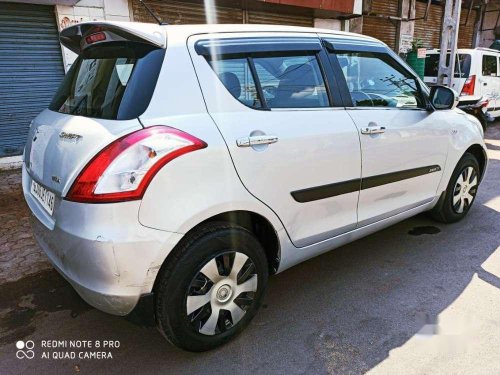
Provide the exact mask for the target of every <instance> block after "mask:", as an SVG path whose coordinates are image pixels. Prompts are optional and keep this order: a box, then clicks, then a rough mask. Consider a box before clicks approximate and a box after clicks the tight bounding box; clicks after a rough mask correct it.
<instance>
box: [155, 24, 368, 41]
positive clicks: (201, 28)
mask: <svg viewBox="0 0 500 375" xmlns="http://www.w3.org/2000/svg"><path fill="white" fill-rule="evenodd" d="M162 27H165V28H166V29H167V32H168V31H176V32H183V33H186V34H191V35H195V34H205V33H226V32H230V33H237V32H296V33H320V34H333V35H337V36H340V37H341V36H346V37H356V38H359V39H364V40H372V41H375V40H377V39H375V38H372V37H370V36H367V35H361V34H356V33H350V32H345V31H336V30H330V29H320V28H315V27H302V26H286V25H266V24H258V25H257V24H198V25H164V26H162Z"/></svg>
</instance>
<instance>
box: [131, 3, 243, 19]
mask: <svg viewBox="0 0 500 375" xmlns="http://www.w3.org/2000/svg"><path fill="white" fill-rule="evenodd" d="M146 3H147V4H148V6H149V7H150V8H151V9H152V10H153V11H154V12H156V13H157V14H158V15H159V16H160V17H161V19H162V20H163V21H164V22H167V23H169V24H171V25H185V24H201V23H207V20H206V18H205V7H204V5H203V3H187V2H183V1H162V0H149V1H147V2H146ZM215 9H216V17H217V23H243V10H241V8H240V9H238V8H228V7H220V6H217V7H215ZM132 10H133V13H134V21H137V22H156V21H155V20H154V19H153V17H151V15H150V14H149V13H148V12H147V11H146V9H145V8H144V6H142V5H141V4H140V3H139V2H138V1H133V2H132Z"/></svg>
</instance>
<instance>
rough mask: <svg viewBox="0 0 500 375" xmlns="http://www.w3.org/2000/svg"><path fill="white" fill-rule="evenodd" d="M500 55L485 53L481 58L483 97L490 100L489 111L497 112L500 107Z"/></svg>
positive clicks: (479, 81)
mask: <svg viewBox="0 0 500 375" xmlns="http://www.w3.org/2000/svg"><path fill="white" fill-rule="evenodd" d="M498 68H499V67H498V55H497V54H496V53H494V52H484V53H482V57H481V75H480V76H479V79H478V84H479V90H480V92H481V95H482V96H484V97H485V98H488V99H489V103H488V110H490V111H496V110H497V107H499V106H500V100H499V99H500V98H499V97H500V77H499V76H498Z"/></svg>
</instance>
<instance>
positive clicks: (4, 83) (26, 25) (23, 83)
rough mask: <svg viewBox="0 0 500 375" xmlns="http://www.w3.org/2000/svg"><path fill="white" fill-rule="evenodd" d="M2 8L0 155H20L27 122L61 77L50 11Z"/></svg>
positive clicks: (28, 7)
mask: <svg viewBox="0 0 500 375" xmlns="http://www.w3.org/2000/svg"><path fill="white" fill-rule="evenodd" d="M1 4H2V5H1V6H0V157H1V156H13V155H20V154H21V153H22V151H23V148H24V143H25V141H26V137H27V134H28V128H29V124H30V122H31V120H32V119H33V118H34V117H35V116H36V115H37V114H38V113H39V112H40V111H42V110H43V109H44V108H47V106H48V104H49V102H50V100H51V98H52V96H53V94H54V92H55V90H56V89H57V87H58V86H59V83H60V82H61V80H62V78H63V77H64V67H63V61H62V54H61V47H60V44H59V39H58V33H57V25H56V18H55V14H54V7H53V6H42V5H31V4H12V3H1Z"/></svg>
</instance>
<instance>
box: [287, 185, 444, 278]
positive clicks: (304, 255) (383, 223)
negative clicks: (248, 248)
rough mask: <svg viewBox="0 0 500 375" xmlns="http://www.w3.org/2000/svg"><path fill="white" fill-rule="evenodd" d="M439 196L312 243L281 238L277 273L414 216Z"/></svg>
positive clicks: (430, 207)
mask: <svg viewBox="0 0 500 375" xmlns="http://www.w3.org/2000/svg"><path fill="white" fill-rule="evenodd" d="M439 197H440V196H439V195H438V196H436V197H434V199H432V200H431V201H430V202H426V203H424V204H421V205H419V206H417V207H413V208H410V209H408V210H406V211H403V212H400V213H398V214H395V215H393V216H390V217H387V218H384V219H382V220H380V221H377V222H375V223H371V224H367V225H365V226H362V227H359V228H357V229H354V230H352V231H349V232H347V233H344V234H341V235H339V236H336V237H333V238H330V239H327V240H324V241H321V242H319V243H316V244H314V245H309V246H305V247H301V248H297V247H295V246H293V244H292V243H291V242H290V241H289V239H287V238H281V240H282V248H281V263H280V265H279V268H278V272H277V273H279V272H282V271H284V270H286V269H287V268H290V267H292V266H294V265H296V264H298V263H301V262H303V261H305V260H307V259H310V258H313V257H315V256H317V255H320V254H323V253H325V252H327V251H330V250H333V249H335V248H337V247H340V246H343V245H346V244H348V243H350V242H353V241H355V240H357V239H360V238H362V237H365V236H368V235H370V234H372V233H375V232H378V231H379V230H382V229H384V228H387V227H389V226H391V225H394V224H396V223H398V222H400V221H403V220H405V219H408V218H410V217H412V216H415V215H417V214H419V213H421V212H425V211H428V210H430V209H432V208H433V207H434V206H435V204H436V202H437V201H438V200H439Z"/></svg>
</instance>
